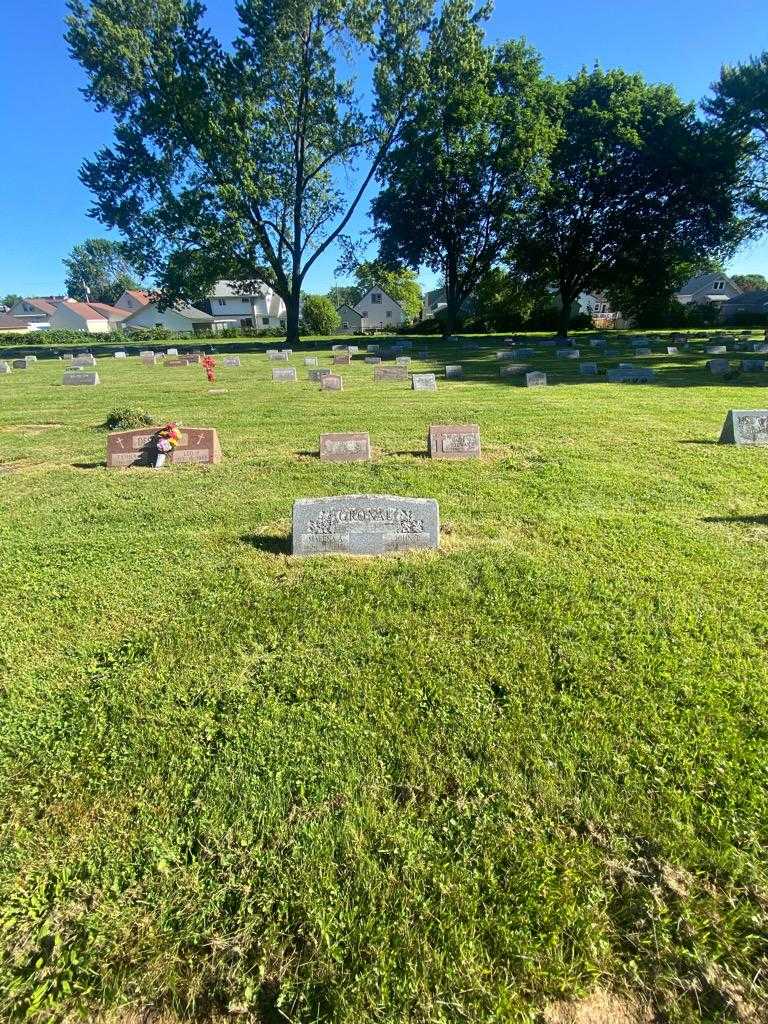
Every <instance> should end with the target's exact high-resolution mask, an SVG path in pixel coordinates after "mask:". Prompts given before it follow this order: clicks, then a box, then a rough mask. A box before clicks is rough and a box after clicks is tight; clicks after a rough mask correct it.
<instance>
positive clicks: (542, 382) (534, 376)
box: [525, 370, 547, 388]
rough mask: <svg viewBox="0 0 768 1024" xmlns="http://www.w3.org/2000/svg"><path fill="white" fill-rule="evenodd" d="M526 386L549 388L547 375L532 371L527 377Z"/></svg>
mask: <svg viewBox="0 0 768 1024" xmlns="http://www.w3.org/2000/svg"><path fill="white" fill-rule="evenodd" d="M525 386H526V387H527V388H544V387H546V386H547V375H546V373H542V372H541V371H540V370H531V372H530V373H526V375H525Z"/></svg>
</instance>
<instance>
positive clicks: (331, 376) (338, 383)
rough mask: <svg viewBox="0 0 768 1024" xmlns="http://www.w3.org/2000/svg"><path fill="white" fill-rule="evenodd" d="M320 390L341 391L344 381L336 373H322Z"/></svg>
mask: <svg viewBox="0 0 768 1024" xmlns="http://www.w3.org/2000/svg"><path fill="white" fill-rule="evenodd" d="M320 390H321V391H343V390H344V381H343V379H342V378H341V377H340V376H339V374H338V373H324V374H323V376H322V377H321V378H320Z"/></svg>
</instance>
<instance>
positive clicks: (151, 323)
mask: <svg viewBox="0 0 768 1024" xmlns="http://www.w3.org/2000/svg"><path fill="white" fill-rule="evenodd" d="M213 325H214V318H213V317H212V316H211V315H210V313H206V312H204V310H202V309H195V307H194V306H178V307H172V306H169V307H168V309H164V310H163V311H162V312H161V311H160V310H159V309H158V304H157V303H156V302H150V303H148V304H147V305H145V306H141V307H140V308H139V309H137V310H136V311H135V312H133V313H129V314H128V315H127V316H126V318H125V319H124V320H123V328H124V329H125V330H126V331H132V330H136V328H139V327H166V328H167V329H168V330H169V331H178V332H179V333H180V334H207V333H210V331H211V328H212V327H213Z"/></svg>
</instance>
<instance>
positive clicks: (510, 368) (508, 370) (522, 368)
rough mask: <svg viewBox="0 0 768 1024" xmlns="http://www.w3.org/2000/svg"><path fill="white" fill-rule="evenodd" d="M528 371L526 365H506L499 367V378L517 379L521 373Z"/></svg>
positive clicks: (528, 368)
mask: <svg viewBox="0 0 768 1024" xmlns="http://www.w3.org/2000/svg"><path fill="white" fill-rule="evenodd" d="M528 370H530V366H529V365H528V363H507V365H506V366H501V367H499V376H500V377H517V376H519V375H520V374H521V373H527V372H528Z"/></svg>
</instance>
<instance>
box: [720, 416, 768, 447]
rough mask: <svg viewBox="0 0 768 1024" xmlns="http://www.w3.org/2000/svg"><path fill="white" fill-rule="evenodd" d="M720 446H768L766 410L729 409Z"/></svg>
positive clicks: (767, 417)
mask: <svg viewBox="0 0 768 1024" xmlns="http://www.w3.org/2000/svg"><path fill="white" fill-rule="evenodd" d="M720 444H748V445H764V444H768V409H729V411H728V415H727V416H726V417H725V423H724V424H723V430H722V433H721V434H720Z"/></svg>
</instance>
